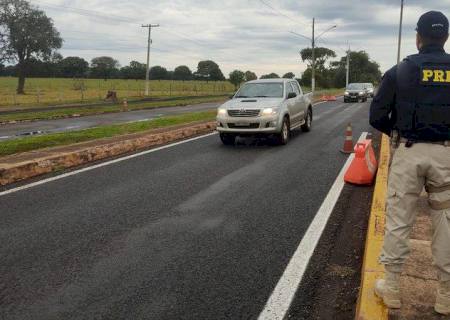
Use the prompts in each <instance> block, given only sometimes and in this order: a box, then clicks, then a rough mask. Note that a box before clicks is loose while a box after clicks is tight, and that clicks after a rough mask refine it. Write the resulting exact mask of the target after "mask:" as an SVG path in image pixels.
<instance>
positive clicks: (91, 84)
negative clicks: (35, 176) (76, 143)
mask: <svg viewBox="0 0 450 320" xmlns="http://www.w3.org/2000/svg"><path fill="white" fill-rule="evenodd" d="M16 87H17V78H14V77H0V107H2V109H5V108H8V107H11V108H13V107H17V106H42V105H61V104H68V103H92V102H97V101H102V100H103V99H104V98H105V96H106V93H107V92H108V91H109V90H113V91H116V92H117V95H118V98H119V99H123V98H128V99H131V100H132V99H137V98H142V97H144V90H145V81H144V80H123V79H111V80H108V81H104V80H102V79H62V78H28V79H27V80H26V82H25V93H26V94H25V95H16V94H15V90H16ZM81 89H82V90H81ZM233 91H234V86H233V85H232V84H231V83H229V82H228V81H218V82H215V81H209V82H207V81H170V80H153V81H150V96H152V97H170V96H172V97H173V96H204V95H224V94H229V93H231V92H233Z"/></svg>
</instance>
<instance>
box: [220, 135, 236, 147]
mask: <svg viewBox="0 0 450 320" xmlns="http://www.w3.org/2000/svg"><path fill="white" fill-rule="evenodd" d="M220 140H222V143H223V144H224V145H226V146H232V145H234V142H235V141H236V136H235V135H234V134H230V133H220Z"/></svg>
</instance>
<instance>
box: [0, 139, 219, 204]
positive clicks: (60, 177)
mask: <svg viewBox="0 0 450 320" xmlns="http://www.w3.org/2000/svg"><path fill="white" fill-rule="evenodd" d="M215 134H217V132H213V133H208V134H205V135H203V136H199V137H195V138H191V139H187V140H183V141H179V142H175V143H171V144H168V145H165V146H162V147H158V148H155V149H151V150H147V151H143V152H140V153H136V154H132V155H129V156H126V157H123V158H118V159H114V160H111V161H107V162H103V163H99V164H96V165H94V166H91V167H86V168H83V169H80V170H76V171H71V172H68V173H64V174H61V175H59V176H55V177H51V178H48V179H44V180H41V181H37V182H33V183H30V184H27V185H24V186H21V187H17V188H14V189H10V190H6V191H3V192H0V197H1V196H4V195H7V194H10V193H14V192H18V191H22V190H25V189H29V188H33V187H36V186H39V185H41V184H44V183H48V182H52V181H56V180H59V179H63V178H66V177H70V176H74V175H76V174H79V173H82V172H86V171H90V170H94V169H97V168H101V167H105V166H109V165H110V164H114V163H118V162H122V161H125V160H129V159H133V158H137V157H140V156H143V155H146V154H149V153H152V152H156V151H160V150H164V149H167V148H171V147H175V146H178V145H180V144H183V143H187V142H191V141H195V140H199V139H203V138H206V137H209V136H212V135H215Z"/></svg>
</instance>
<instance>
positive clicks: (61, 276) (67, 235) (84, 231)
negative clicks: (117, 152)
mask: <svg viewBox="0 0 450 320" xmlns="http://www.w3.org/2000/svg"><path fill="white" fill-rule="evenodd" d="M368 107H369V104H368V103H360V104H343V103H342V101H338V102H334V103H324V104H321V105H318V106H316V107H315V121H314V123H313V130H312V131H311V132H309V133H301V132H298V133H295V134H294V136H293V137H292V139H291V141H290V143H289V144H288V145H287V146H283V147H274V146H270V145H265V144H264V143H254V142H252V141H251V140H245V141H241V144H239V145H237V146H235V147H225V146H223V145H222V144H221V143H220V142H219V137H218V136H217V135H210V136H207V137H204V138H200V139H197V140H195V141H190V142H187V143H183V144H178V145H176V146H173V147H170V148H166V149H162V150H159V151H156V152H153V153H148V154H146V155H142V156H139V157H136V158H132V159H129V160H125V161H122V162H117V163H114V164H110V165H107V166H104V167H100V168H96V169H94V170H90V171H85V172H82V173H79V174H76V175H73V176H70V177H66V178H62V179H60V180H56V181H52V182H49V183H45V184H42V185H39V186H35V187H32V188H29V189H26V190H22V191H17V192H14V193H11V194H7V195H3V196H0V243H1V246H0V259H1V264H0V318H1V319H171V320H172V319H256V318H257V317H258V315H259V314H260V312H261V311H262V309H263V308H264V305H265V303H266V301H267V299H268V298H269V296H270V295H271V293H272V291H273V289H274V287H275V286H276V284H277V282H278V280H279V279H280V277H281V275H282V274H283V271H284V269H285V268H286V266H287V264H288V262H289V260H290V258H291V256H292V255H293V253H294V252H295V250H296V248H297V246H298V245H299V243H300V241H301V239H302V237H303V234H304V233H305V231H306V230H307V228H308V226H309V224H310V222H311V221H312V219H313V218H314V215H315V213H316V212H317V210H318V208H319V207H320V205H321V203H322V202H323V200H324V198H325V197H326V195H327V194H328V192H329V189H330V187H331V185H332V184H333V182H334V180H335V179H336V176H337V175H338V173H339V171H340V170H341V168H342V166H343V164H344V162H345V161H346V158H347V157H346V156H344V155H343V154H341V153H340V152H339V151H338V150H339V149H340V148H341V147H342V145H343V140H344V137H343V134H344V131H345V127H346V125H347V123H348V122H352V124H353V129H354V135H355V140H356V138H357V137H359V135H360V134H361V132H363V131H367V130H368V129H369V125H368Z"/></svg>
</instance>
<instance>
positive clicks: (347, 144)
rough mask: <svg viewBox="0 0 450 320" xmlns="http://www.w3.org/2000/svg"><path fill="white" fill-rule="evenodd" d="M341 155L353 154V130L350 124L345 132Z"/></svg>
mask: <svg viewBox="0 0 450 320" xmlns="http://www.w3.org/2000/svg"><path fill="white" fill-rule="evenodd" d="M341 152H342V153H345V154H350V153H353V152H354V149H353V129H352V124H351V123H349V124H348V125H347V129H346V130H345V141H344V148H343V149H342V150H341Z"/></svg>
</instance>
